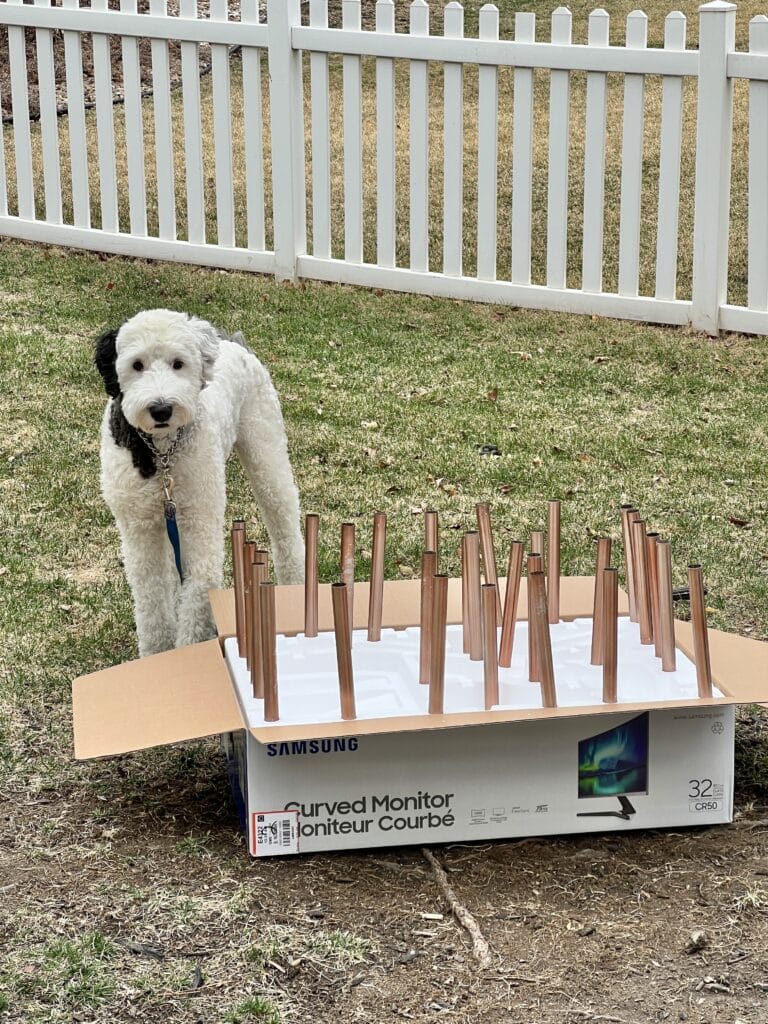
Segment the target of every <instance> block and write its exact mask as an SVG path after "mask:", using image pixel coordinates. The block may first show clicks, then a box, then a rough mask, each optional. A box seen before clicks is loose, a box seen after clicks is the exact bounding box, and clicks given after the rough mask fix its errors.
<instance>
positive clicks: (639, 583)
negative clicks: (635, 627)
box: [632, 519, 653, 644]
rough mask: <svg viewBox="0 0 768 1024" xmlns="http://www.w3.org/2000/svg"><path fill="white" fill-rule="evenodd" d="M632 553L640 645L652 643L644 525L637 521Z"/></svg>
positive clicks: (633, 528)
mask: <svg viewBox="0 0 768 1024" xmlns="http://www.w3.org/2000/svg"><path fill="white" fill-rule="evenodd" d="M632 540H633V546H632V553H633V555H634V560H635V600H636V602H637V620H638V622H639V623H640V643H641V644H652V643H653V623H652V622H651V602H650V598H649V595H648V568H647V560H646V553H645V523H644V522H643V520H642V519H637V520H636V521H635V522H634V523H632Z"/></svg>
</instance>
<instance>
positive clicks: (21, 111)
mask: <svg viewBox="0 0 768 1024" xmlns="http://www.w3.org/2000/svg"><path fill="white" fill-rule="evenodd" d="M21 2H22V0H8V3H9V4H11V5H17V4H18V5H20V4H21ZM8 63H9V65H10V69H11V112H12V113H13V148H14V152H15V154H16V194H17V205H18V210H19V217H21V218H22V219H23V220H34V219H35V191H34V179H33V176H32V136H31V133H30V130H29V90H28V89H27V55H26V45H25V41H24V29H23V28H19V27H18V26H16V25H9V26H8Z"/></svg>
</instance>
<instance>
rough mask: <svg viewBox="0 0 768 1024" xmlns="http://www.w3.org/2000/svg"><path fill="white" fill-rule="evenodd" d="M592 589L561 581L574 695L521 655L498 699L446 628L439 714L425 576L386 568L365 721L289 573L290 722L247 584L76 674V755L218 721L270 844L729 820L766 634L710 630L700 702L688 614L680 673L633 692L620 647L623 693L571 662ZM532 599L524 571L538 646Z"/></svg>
mask: <svg viewBox="0 0 768 1024" xmlns="http://www.w3.org/2000/svg"><path fill="white" fill-rule="evenodd" d="M502 583H503V581H502ZM592 587H593V582H592V580H591V579H590V578H571V579H563V581H562V587H561V611H562V618H563V623H562V629H560V630H559V632H558V627H553V651H554V653H555V655H556V657H555V673H556V684H557V690H558V707H557V708H542V707H541V706H540V703H539V701H538V688H537V686H536V684H531V683H528V681H527V679H522V678H520V673H519V672H518V674H517V677H516V679H515V680H512V678H511V677H510V680H508V681H506V682H505V681H504V677H503V675H502V676H501V677H500V690H501V692H500V700H501V702H502V703H500V705H499V706H497V707H494V708H493V709H491V710H489V711H486V710H484V709H483V708H482V705H481V704H480V705H478V693H479V690H478V687H479V683H478V676H477V673H478V672H481V668H479V667H475V668H474V669H472V670H471V671H470V670H469V669H468V668H467V665H466V664H465V663H460V662H459V661H457V660H455V659H453V660H452V658H453V656H452V655H451V648H450V636H449V644H448V648H449V650H448V655H447V658H446V707H445V713H444V714H442V715H430V714H428V713H427V711H426V706H427V705H426V700H427V698H426V691H427V688H426V687H423V686H420V685H419V684H418V681H417V679H416V680H415V681H414V668H415V667H414V664H413V661H414V659H413V650H414V645H415V644H417V636H416V634H417V630H415V623H417V622H418V615H419V611H418V609H419V583H418V581H394V582H392V583H387V584H385V596H384V611H383V630H382V642H380V643H379V644H378V645H377V644H373V643H368V642H367V640H365V636H364V633H361V639H360V640H359V641H358V640H356V641H355V644H356V646H355V647H354V648H353V655H354V656H353V664H355V686H356V695H357V697H358V701H357V703H358V708H357V718H356V719H355V720H354V721H341V719H340V717H339V708H338V682H337V679H336V677H335V674H334V671H333V670H332V666H331V665H330V664H329V660H330V653H329V651H330V652H332V645H331V646H330V647H329V646H328V643H326V646H325V648H323V647H322V643H321V646H320V647H319V648H313V649H311V650H310V649H309V648H308V646H307V643H306V642H305V640H304V638H303V637H302V635H301V629H302V627H303V607H304V604H303V602H304V597H303V588H302V587H279V588H277V624H278V630H279V632H280V636H279V638H278V686H279V692H280V704H281V716H280V719H279V720H278V721H277V722H274V723H266V722H264V721H263V717H262V718H261V719H260V718H259V714H260V711H259V706H258V705H259V702H258V701H255V700H254V699H253V697H252V693H251V692H250V687H249V684H248V682H247V679H245V678H244V675H243V665H242V664H241V663H240V662H241V660H242V659H240V658H239V654H238V651H237V646H236V645H237V641H236V640H235V639H234V637H232V636H230V635H229V634H231V633H233V632H234V607H233V599H232V594H231V592H226V591H218V592H215V593H214V594H212V605H213V609H214V615H215V618H216V621H217V625H218V628H219V632H220V634H221V636H220V639H219V640H213V641H209V642H208V643H204V644H197V645H194V646H192V647H188V648H183V649H180V650H176V651H169V652H166V653H164V654H159V655H154V656H152V657H149V658H145V659H140V660H138V661H134V662H129V663H126V664H124V665H119V666H115V667H113V668H110V669H106V670H104V671H102V672H98V673H93V674H91V675H88V676H82V677H80V678H79V679H77V680H75V682H74V684H73V715H74V733H75V754H76V756H77V757H78V758H88V757H98V756H115V755H119V754H121V753H125V752H128V751H133V750H138V749H143V748H146V747H151V746H156V745H163V744H168V743H175V742H179V741H182V740H187V739H196V738H201V737H203V736H210V735H216V734H218V735H220V736H221V737H222V744H223V748H224V751H225V755H226V760H227V766H228V774H229V777H230V781H231V783H232V786H233V790H234V792H235V796H236V799H237V802H238V806H239V809H240V813H241V818H242V822H243V826H244V828H245V830H246V834H247V836H248V846H249V850H250V852H251V854H252V855H253V856H255V857H262V856H271V855H276V854H278V855H282V854H296V853H305V852H314V851H322V850H344V849H363V848H371V847H384V846H399V845H405V844H411V843H413V844H422V843H428V844H431V843H441V842H459V841H461V842H464V841H470V840H484V841H487V840H492V839H509V838H514V837H520V836H533V835H552V834H568V833H585V832H594V831H600V832H604V831H620V830H629V829H644V828H665V827H678V826H686V825H710V824H716V823H722V822H728V821H730V820H731V817H732V808H733V751H734V717H735V716H734V705H736V704H739V703H753V702H754V703H758V702H762V701H765V700H766V699H768V645H765V644H762V643H760V642H759V641H755V640H750V639H747V638H744V637H738V636H734V635H731V634H725V633H721V632H719V631H715V630H711V631H710V654H711V662H712V671H713V677H714V682H715V687H716V689H715V693H714V695H713V697H712V698H706V699H700V698H698V697H697V696H696V695H695V694H696V691H695V688H694V689H691V683H690V672H691V671H692V667H691V661H690V653H691V650H692V639H691V630H690V626H689V624H688V623H682V622H678V623H677V624H676V634H677V646H678V652H679V665H680V666H681V671H680V682H679V685H678V686H677V689H675V687H674V686H671V685H670V684H669V682H668V680H665V679H664V678H663V677H662V676H661V673H660V669H659V670H658V671H657V669H656V667H655V666H653V665H652V663H650V662H649V665H650V667H645V668H643V669H642V671H640V672H635V675H634V682H633V683H632V685H631V686H630V685H629V683H628V684H627V687H628V689H629V691H630V692H628V693H625V694H622V669H621V661H620V670H619V699H620V702H619V703H618V704H615V705H606V704H603V703H602V701H601V698H600V695H599V690H598V689H596V686H597V684H596V679H597V677H596V676H595V675H594V672H597V673H600V670H599V668H598V669H595V668H594V667H591V668H590V667H588V666H585V665H584V664H583V662H584V659H583V658H582V657H581V655H577V654H572V655H571V657H572V660H571V662H570V663H569V662H568V657H569V655H568V651H569V650H571V649H573V650H574V651H575V650H576V648H577V647H578V646H579V644H580V643H582V641H581V640H579V639H578V637H579V636H580V635H581V634H580V632H579V631H580V630H581V632H582V633H583V629H584V625H583V623H584V620H586V619H588V618H589V617H590V616H591V609H592V596H593V595H592ZM526 603H527V602H526V595H525V587H524V581H523V587H522V589H521V595H520V605H519V615H520V623H519V625H518V630H519V631H520V634H519V635H518V636H516V640H515V644H516V650H517V651H518V654H519V657H521V658H522V657H523V656H524V649H525V647H526V643H525V631H526V629H527V623H526V622H525V607H526ZM460 604H461V597H460V581H453V580H452V581H450V587H449V606H448V621H449V623H450V624H456V623H458V622H459V621H460V618H461V608H460ZM621 611H622V612H624V613H626V607H625V606H622V608H621ZM366 618H367V585H366V584H356V587H355V616H354V620H355V626H356V627H362V626H363V625H364V623H365V621H366ZM331 624H332V612H331V601H330V588H329V587H321V588H320V607H319V628H320V632H321V640H322V635H323V633H324V632H327V631H328V630H330V628H331ZM451 628H457V627H452V626H451V625H449V634H450V631H451ZM628 628H629V623H628V622H626V621H623V622H622V623H621V624H620V640H619V649H620V652H621V650H622V646H623V648H624V651H625V658H628V659H629V660H630V662H631V663H632V664H634V663H635V662H636V661H637V658H636V657H635V656H634V655H633V654H632V652H631V649H630V645H629V641H626V642H625V643H624V644H622V640H621V636H622V632H621V630H626V629H628ZM326 639H327V638H326ZM318 642H320V641H318ZM329 643H330V641H329ZM558 645H560V647H561V648H562V651H563V652H565V653H564V654H563V655H562V657H560V656H559V655H557V651H558ZM358 646H359V647H360V652H359V653H358V654H354V652H355V651H356V650H357V647H358ZM516 656H518V655H516ZM649 656H650V657H651V658H652V649H651V652H650V655H649ZM457 657H458V655H457ZM620 657H621V655H620ZM366 659H367V661H366ZM586 661H587V662H588V657H587V659H586ZM559 662H560V664H559ZM297 666H298V668H297ZM513 668H514V659H513ZM473 672H474V675H473ZM628 672H629V670H628V669H627V671H625V673H624V675H625V677H628ZM686 672H688V676H687V677H686ZM629 675H631V673H629ZM694 676H695V673H694ZM395 677H397V678H398V679H399V680H400V682H399V683H398V686H399V689H398V688H397V687H394V689H393V687H392V679H393V678H395ZM526 688H527V689H526Z"/></svg>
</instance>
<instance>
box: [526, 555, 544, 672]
mask: <svg viewBox="0 0 768 1024" xmlns="http://www.w3.org/2000/svg"><path fill="white" fill-rule="evenodd" d="M543 565H544V558H543V556H542V555H541V554H539V552H536V553H534V554H530V555H528V679H529V681H530V682H532V683H540V682H541V670H540V669H539V652H538V648H537V646H536V636H535V633H534V629H533V590H531V576H532V575H533V574H534V573H537V572H540V573H541V574H542V579H543V578H544V569H543Z"/></svg>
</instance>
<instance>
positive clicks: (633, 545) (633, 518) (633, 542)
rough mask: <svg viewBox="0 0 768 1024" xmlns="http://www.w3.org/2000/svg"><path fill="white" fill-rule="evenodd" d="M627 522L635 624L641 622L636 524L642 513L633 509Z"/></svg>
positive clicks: (639, 520)
mask: <svg viewBox="0 0 768 1024" xmlns="http://www.w3.org/2000/svg"><path fill="white" fill-rule="evenodd" d="M627 520H628V522H629V537H630V544H629V549H630V552H631V557H632V572H633V576H632V594H633V596H634V601H635V622H637V623H639V622H640V598H639V595H638V584H637V560H638V558H639V557H640V556H639V554H638V551H637V536H636V534H635V523H639V522H641V518H640V513H639V512H638V511H637V509H636V508H635V509H632V510H631V511H630V512H629V513H628V515H627Z"/></svg>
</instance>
